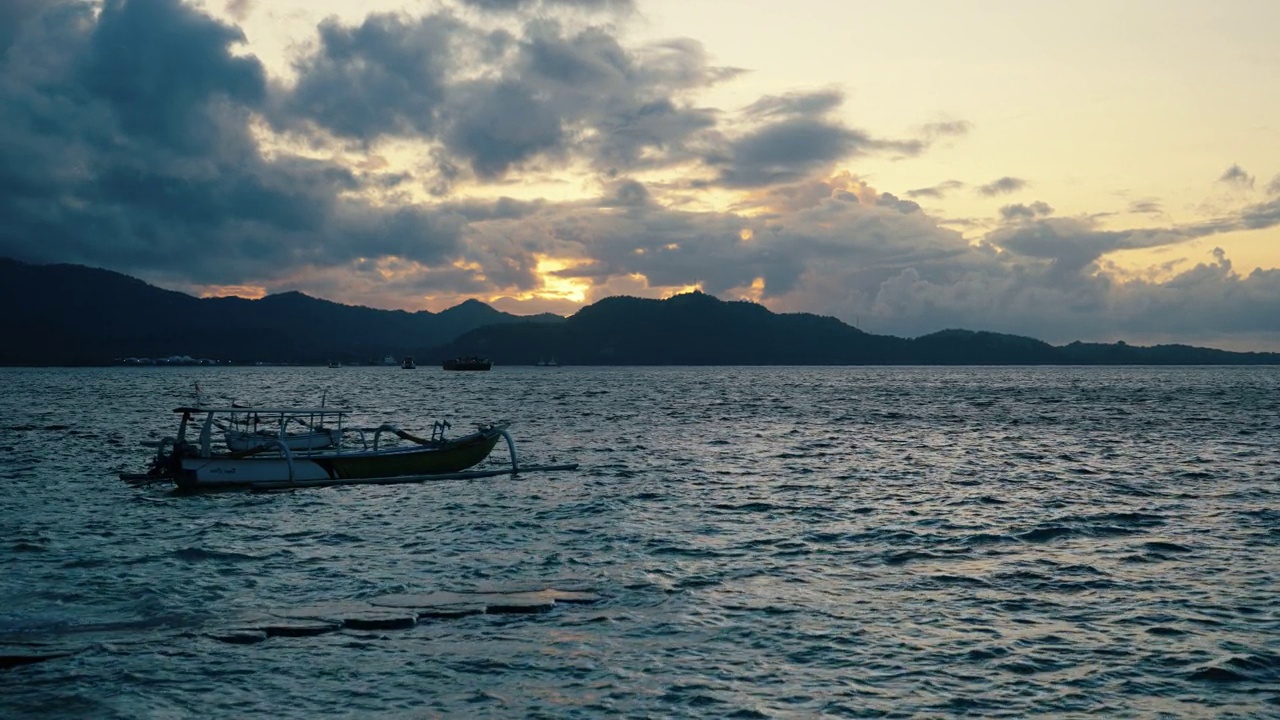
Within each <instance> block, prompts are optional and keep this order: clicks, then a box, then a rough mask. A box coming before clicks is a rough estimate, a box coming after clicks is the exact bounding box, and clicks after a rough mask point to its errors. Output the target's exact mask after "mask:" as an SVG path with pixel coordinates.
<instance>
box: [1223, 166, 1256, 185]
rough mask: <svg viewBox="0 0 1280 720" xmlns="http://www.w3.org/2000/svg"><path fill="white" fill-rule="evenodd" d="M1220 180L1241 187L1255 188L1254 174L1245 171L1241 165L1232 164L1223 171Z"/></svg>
mask: <svg viewBox="0 0 1280 720" xmlns="http://www.w3.org/2000/svg"><path fill="white" fill-rule="evenodd" d="M1218 182H1220V183H1226V184H1227V185H1232V186H1235V187H1238V188H1241V189H1250V190H1252V189H1253V176H1252V175H1250V174H1249V173H1247V172H1245V171H1244V168H1242V167H1240V166H1239V165H1232V166H1231V167H1229V168H1227V169H1226V171H1224V172H1223V173H1222V176H1221V177H1219V178H1218Z"/></svg>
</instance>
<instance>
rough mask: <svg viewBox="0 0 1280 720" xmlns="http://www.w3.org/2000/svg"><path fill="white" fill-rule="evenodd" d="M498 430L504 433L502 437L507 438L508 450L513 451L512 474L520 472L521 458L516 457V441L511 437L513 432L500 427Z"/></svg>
mask: <svg viewBox="0 0 1280 720" xmlns="http://www.w3.org/2000/svg"><path fill="white" fill-rule="evenodd" d="M498 432H500V433H502V437H504V438H506V440H507V450H510V451H511V474H512V475H517V474H519V473H520V460H519V459H518V458H517V457H516V441H515V440H512V439H511V433H509V432H507V429H506V428H500V429H499V430H498Z"/></svg>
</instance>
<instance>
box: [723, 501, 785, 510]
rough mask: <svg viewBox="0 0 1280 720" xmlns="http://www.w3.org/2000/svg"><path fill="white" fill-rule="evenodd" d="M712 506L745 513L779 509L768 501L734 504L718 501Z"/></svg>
mask: <svg viewBox="0 0 1280 720" xmlns="http://www.w3.org/2000/svg"><path fill="white" fill-rule="evenodd" d="M711 507H712V508H714V509H716V510H730V511H733V512H745V513H756V512H770V511H772V510H775V509H777V506H775V505H774V504H773V503H767V502H748V503H742V504H741V505H734V504H730V503H716V504H715V505H712V506H711Z"/></svg>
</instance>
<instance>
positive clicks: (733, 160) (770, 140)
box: [708, 117, 923, 187]
mask: <svg viewBox="0 0 1280 720" xmlns="http://www.w3.org/2000/svg"><path fill="white" fill-rule="evenodd" d="M922 149H923V146H922V145H921V144H920V143H918V142H914V141H908V142H899V141H888V140H880V139H876V138H872V137H870V136H869V135H867V134H866V133H864V132H861V131H859V130H853V129H851V128H848V127H845V126H844V125H843V124H841V123H838V122H834V121H829V120H820V119H814V118H808V117H794V118H787V119H785V120H781V121H778V122H774V123H771V124H768V125H765V126H763V127H761V128H759V129H757V130H754V131H752V132H749V133H747V134H746V135H744V136H742V137H739V138H737V139H735V140H732V141H731V142H729V144H728V145H727V146H726V147H725V149H724V154H723V156H720V157H715V156H712V157H709V158H708V160H709V163H710V164H712V165H716V164H721V165H725V166H726V167H724V169H722V170H721V172H720V182H721V184H723V185H726V186H728V187H761V186H765V185H777V184H784V183H792V182H796V181H798V180H801V179H803V178H805V177H808V176H810V175H812V174H813V173H815V172H818V171H822V170H825V169H828V168H830V166H831V165H832V164H834V163H835V162H837V161H839V160H842V159H844V158H847V157H850V156H853V155H857V154H862V153H867V152H873V151H881V150H893V151H898V152H902V153H906V154H915V153H918V152H920V151H921V150H922Z"/></svg>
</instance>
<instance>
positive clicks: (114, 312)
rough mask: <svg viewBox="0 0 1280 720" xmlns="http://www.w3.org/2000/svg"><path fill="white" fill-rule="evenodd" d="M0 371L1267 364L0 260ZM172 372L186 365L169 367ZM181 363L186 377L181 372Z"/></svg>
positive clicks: (732, 314) (703, 301)
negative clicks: (211, 293)
mask: <svg viewBox="0 0 1280 720" xmlns="http://www.w3.org/2000/svg"><path fill="white" fill-rule="evenodd" d="M0 300H3V301H4V302H5V306H6V307H7V308H9V310H8V312H6V313H3V314H0V337H3V338H4V342H2V343H0V365H8V366H77V365H111V364H121V363H124V362H126V361H127V360H128V359H133V360H134V361H135V362H137V363H145V362H156V361H158V360H164V361H166V362H167V361H168V360H169V359H174V358H176V359H178V362H177V364H215V365H216V364H236V365H251V364H317V365H323V364H326V363H328V364H337V363H341V364H385V362H386V360H385V359H386V358H387V357H388V356H390V357H403V356H406V355H408V356H413V357H415V358H418V361H419V363H421V364H434V363H436V362H439V361H440V360H444V359H446V358H451V357H459V356H472V355H475V356H481V357H486V358H488V359H490V360H492V361H493V362H494V364H495V365H496V366H499V367H501V366H503V365H536V364H539V363H542V364H546V363H547V361H548V359H550V358H554V359H555V361H556V362H557V363H558V364H559V365H1276V364H1280V353H1265V352H1229V351H1225V350H1216V349H1211V348H1199V347H1191V346H1187V345H1157V346H1154V347H1140V346H1134V345H1127V344H1125V343H1123V342H1118V343H1081V342H1074V343H1071V344H1068V345H1062V346H1055V345H1050V344H1049V343H1046V342H1043V341H1040V340H1036V339H1034V338H1028V337H1022V336H1018V335H1007V334H1001V333H992V332H975V331H970V330H943V331H941V332H936V333H933V334H930V335H925V336H922V337H918V338H912V339H907V338H898V337H893V336H890V335H875V334H872V333H866V332H863V331H861V330H859V329H857V328H854V327H851V326H849V325H846V324H844V323H842V322H840V321H839V320H837V319H835V318H831V317H822V316H818V315H812V314H807V313H786V314H780V313H774V312H771V311H770V310H768V309H767V308H765V307H764V306H762V305H758V304H756V303H752V302H747V301H725V300H719V299H716V298H714V297H712V296H710V295H706V294H704V293H700V292H693V293H687V294H684V295H677V296H675V297H671V298H667V299H665V300H650V299H642V298H634V297H611V298H606V299H604V300H600V301H599V302H596V303H595V304H593V305H590V306H587V307H584V308H582V309H581V310H579V311H578V312H577V313H575V314H574V315H572V316H570V317H568V318H563V317H560V316H557V315H549V314H544V315H537V316H519V315H512V314H509V313H504V312H500V311H498V310H495V309H494V308H492V307H490V306H488V305H486V304H484V303H482V302H479V301H476V300H468V301H466V302H464V303H462V304H461V305H458V306H456V307H453V308H449V309H448V310H444V311H442V312H439V313H431V312H427V311H419V312H412V313H411V312H405V311H403V310H377V309H373V308H367V307H355V306H350V305H342V304H339V303H334V302H329V301H327V300H320V299H316V298H312V297H309V296H307V295H304V294H302V293H298V292H288V293H282V294H277V295H269V296H267V297H264V298H262V299H260V300H246V299H244V298H235V297H232V298H196V297H192V296H190V295H186V294H183V293H179V292H173V291H170V290H163V289H160V288H157V287H154V286H152V285H148V284H146V283H144V282H142V281H141V280H137V279H135V278H131V277H128V276H126V275H121V274H119V273H115V272H111V271H108V270H100V269H95V268H88V267H83V266H79V265H31V264H27V263H22V262H19V261H17V260H12V259H6V258H0ZM184 358H185V360H184ZM188 361H192V362H188Z"/></svg>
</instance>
